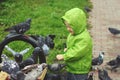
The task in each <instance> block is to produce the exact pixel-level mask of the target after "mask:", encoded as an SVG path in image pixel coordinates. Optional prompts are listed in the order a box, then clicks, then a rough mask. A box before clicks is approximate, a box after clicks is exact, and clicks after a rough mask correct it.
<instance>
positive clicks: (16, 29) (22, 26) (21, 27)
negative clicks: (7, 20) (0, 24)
mask: <svg viewBox="0 0 120 80" xmlns="http://www.w3.org/2000/svg"><path fill="white" fill-rule="evenodd" d="M30 23H31V19H27V20H26V21H25V22H22V23H19V24H17V25H15V26H12V27H11V28H7V29H5V30H4V31H9V32H10V33H18V34H24V33H25V32H26V31H27V30H29V29H30Z"/></svg>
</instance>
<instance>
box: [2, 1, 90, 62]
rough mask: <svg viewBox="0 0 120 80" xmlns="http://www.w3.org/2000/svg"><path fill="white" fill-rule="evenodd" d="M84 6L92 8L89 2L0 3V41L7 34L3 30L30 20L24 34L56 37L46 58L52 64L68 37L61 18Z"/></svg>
mask: <svg viewBox="0 0 120 80" xmlns="http://www.w3.org/2000/svg"><path fill="white" fill-rule="evenodd" d="M85 6H89V7H90V8H92V5H91V2H90V1H89V0H5V1H3V2H1V3H0V41H2V40H3V38H4V37H5V36H6V35H7V34H8V33H7V32H4V29H5V28H8V27H11V26H13V25H15V24H17V23H19V22H23V21H25V20H26V19H27V18H31V19H32V23H31V29H30V30H29V31H28V32H27V33H26V34H33V35H34V34H37V35H44V36H45V35H48V34H55V35H56V38H55V43H56V45H55V48H54V50H51V51H50V55H49V56H48V57H49V58H47V61H48V62H49V63H52V62H54V60H55V56H56V55H57V54H58V53H62V50H63V45H62V44H63V43H64V42H65V41H66V37H67V35H68V31H67V30H66V27H65V26H64V24H63V23H62V21H61V17H62V16H63V15H64V13H65V12H66V11H67V10H69V9H71V8H74V7H78V8H81V9H84V7H85ZM86 15H87V14H86ZM87 16H88V15H87Z"/></svg>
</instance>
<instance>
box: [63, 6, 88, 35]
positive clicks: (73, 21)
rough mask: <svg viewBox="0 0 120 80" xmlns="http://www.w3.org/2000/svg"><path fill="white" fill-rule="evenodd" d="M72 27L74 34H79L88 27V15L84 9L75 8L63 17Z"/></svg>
mask: <svg viewBox="0 0 120 80" xmlns="http://www.w3.org/2000/svg"><path fill="white" fill-rule="evenodd" d="M62 19H63V20H65V21H67V22H68V24H70V26H71V27H72V29H73V31H74V34H79V33H81V32H83V31H84V30H85V29H86V15H85V13H84V12H83V10H81V9H79V8H73V9H71V10H69V11H67V12H66V13H65V15H64V16H63V17H62Z"/></svg>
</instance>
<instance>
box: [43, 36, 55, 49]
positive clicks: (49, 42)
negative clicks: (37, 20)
mask: <svg viewBox="0 0 120 80" xmlns="http://www.w3.org/2000/svg"><path fill="white" fill-rule="evenodd" d="M54 38H55V35H48V36H46V37H45V43H46V45H47V46H48V47H49V48H51V49H53V48H54V45H55V44H54Z"/></svg>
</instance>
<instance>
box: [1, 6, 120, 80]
mask: <svg viewBox="0 0 120 80" xmlns="http://www.w3.org/2000/svg"><path fill="white" fill-rule="evenodd" d="M85 10H86V11H87V12H89V11H91V10H90V9H89V8H88V7H85ZM30 22H31V19H28V20H26V22H24V23H20V24H18V25H17V26H13V27H12V28H8V29H6V30H5V31H10V32H11V33H14V32H15V33H19V34H24V33H25V32H26V31H27V30H29V29H30ZM108 30H109V31H110V32H111V33H112V34H113V35H115V36H116V35H119V34H120V30H118V29H116V28H108ZM7 47H8V46H6V48H7ZM38 50H39V49H36V50H35V51H34V52H33V55H32V56H31V57H30V58H29V59H30V60H31V62H32V59H33V58H34V60H35V62H36V58H35V57H34V55H37V52H38ZM13 55H14V57H15V61H16V62H17V63H19V62H21V61H22V55H20V54H13ZM104 55H105V53H104V52H100V53H99V56H98V57H96V58H93V60H92V66H97V67H98V66H100V65H101V64H102V63H103V60H104ZM3 57H6V56H5V55H3ZM18 57H19V58H20V57H21V59H18ZM6 59H7V58H6ZM10 63H11V62H10ZM27 63H28V62H27V61H26V63H21V64H20V65H21V68H23V67H25V66H23V64H27ZM31 64H32V63H31ZM15 65H16V66H18V65H17V64H16V63H15ZM20 65H19V66H20ZM107 65H109V66H111V71H113V70H115V69H116V68H119V67H120V55H118V56H117V57H116V58H115V59H113V60H111V61H109V62H107ZM64 66H65V65H64V64H52V65H48V68H49V70H51V71H53V72H54V73H55V74H52V75H48V77H49V80H63V79H60V78H61V76H60V75H59V71H60V70H61V69H62V68H63V67H64ZM91 70H93V68H91ZM97 71H98V77H99V80H112V79H111V78H110V77H109V75H108V72H107V70H105V69H99V68H97ZM93 75H94V73H91V74H90V75H89V77H88V79H87V80H93ZM51 76H52V77H51ZM50 78H51V79H50Z"/></svg>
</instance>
